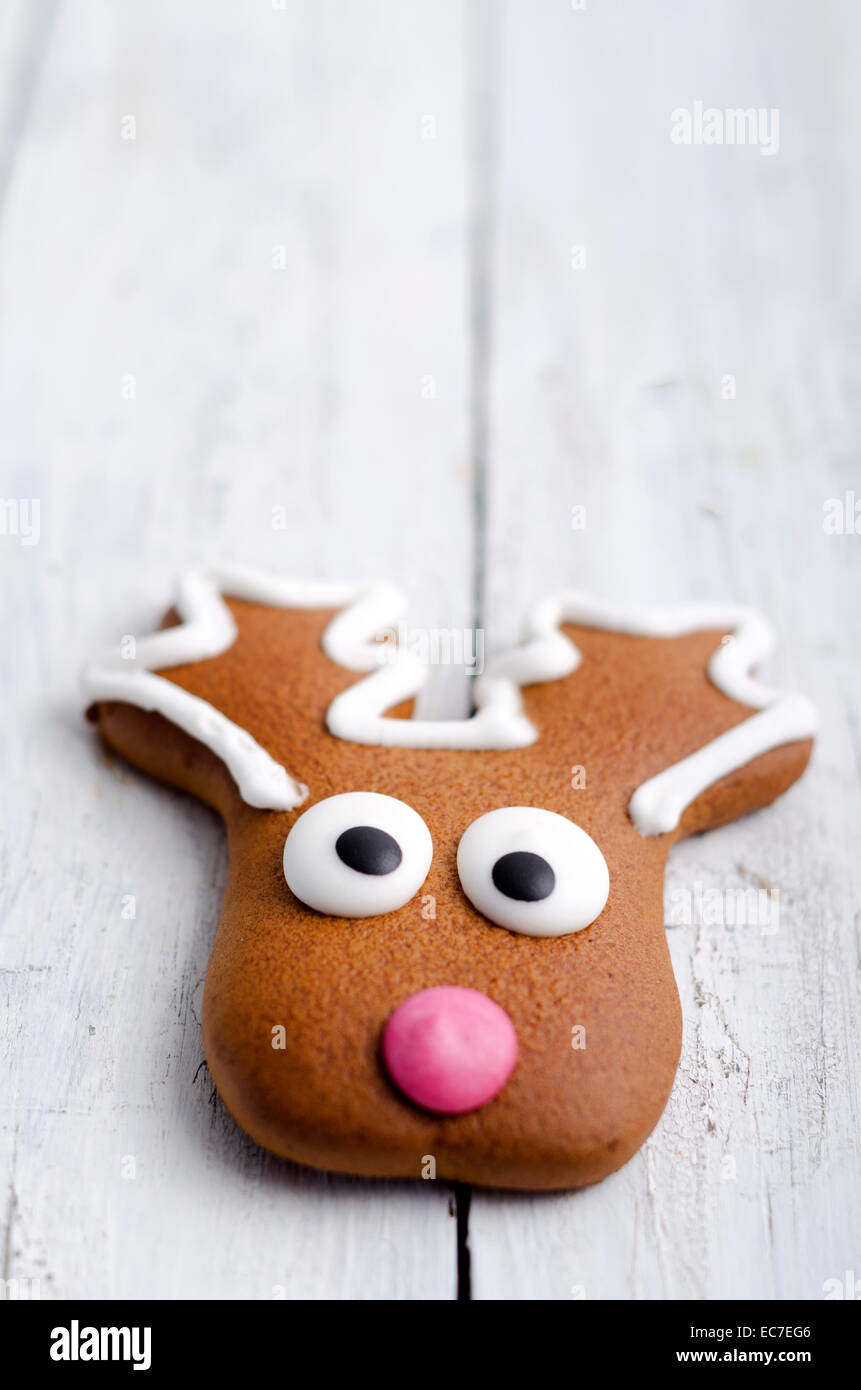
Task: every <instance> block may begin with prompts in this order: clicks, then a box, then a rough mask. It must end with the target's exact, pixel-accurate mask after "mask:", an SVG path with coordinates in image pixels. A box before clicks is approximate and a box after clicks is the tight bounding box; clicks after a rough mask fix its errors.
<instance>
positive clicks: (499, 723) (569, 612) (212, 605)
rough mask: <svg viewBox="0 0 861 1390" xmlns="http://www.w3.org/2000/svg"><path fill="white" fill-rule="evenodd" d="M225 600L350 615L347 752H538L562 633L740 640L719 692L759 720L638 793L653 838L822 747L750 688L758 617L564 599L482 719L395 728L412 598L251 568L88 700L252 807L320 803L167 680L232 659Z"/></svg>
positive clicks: (408, 662)
mask: <svg viewBox="0 0 861 1390" xmlns="http://www.w3.org/2000/svg"><path fill="white" fill-rule="evenodd" d="M224 594H229V595H232V596H233V597H235V598H240V599H245V600H247V601H249V602H252V603H261V604H267V605H272V606H275V607H279V608H288V609H289V608H304V609H337V610H339V611H338V612H336V614H335V616H334V617H333V618H332V619H331V621H330V622H329V624H328V625H327V627H326V629H325V632H324V634H323V639H322V642H323V649H324V651H325V652H326V654H327V655H328V656H329V657H330V659H331V660H332V661H334V662H337V663H338V664H339V665H341V666H343V667H345V668H346V669H348V670H352V671H364V672H368V673H369V674H367V675H366V676H365V677H364V678H363V679H362V680H358V681H355V682H354V683H353V685H351V686H349V687H348V688H347V689H346V690H344V691H343V692H342V693H341V694H339V695H337V696H336V697H335V699H334V700H333V701H332V703H331V704H330V706H329V709H328V712H327V716H326V723H327V727H328V729H329V731H330V733H332V734H334V735H335V736H336V737H338V738H342V739H347V740H349V741H351V742H354V743H364V744H371V745H377V746H386V747H392V748H396V747H399V748H454V749H459V748H462V749H476V750H480V749H494V748H495V749H506V748H523V747H526V746H527V745H528V744H531V743H534V742H535V740H536V739H537V738H538V730H537V729H536V728H535V726H534V725H533V724H532V723H531V722H530V720H529V719H528V718H527V717H526V715H525V713H524V711H523V705H522V701H521V696H520V687H521V686H522V685H531V684H534V683H536V682H540V681H548V680H559V679H561V678H562V677H564V676H567V675H570V674H571V672H572V671H574V670H576V668H577V666H578V665H579V662H580V653H579V651H578V650H577V648H576V647H575V645H574V644H573V642H571V641H570V640H569V639H568V638H567V637H566V636H565V634H564V633H563V632H561V631H560V626H561V624H562V623H566V622H568V623H575V624H582V625H584V626H590V627H601V628H607V629H609V630H611V631H616V632H626V633H631V634H633V635H639V636H650V637H673V636H681V635H684V634H686V633H691V632H696V631H698V630H702V629H706V628H707V629H714V630H716V631H724V632H726V633H728V634H731V640H728V641H724V642H723V643H722V644H721V646H720V647H719V648H718V650H717V651H716V652H715V653H714V655H713V656H712V658H711V661H710V662H709V666H708V674H709V677H710V679H711V680H712V682H713V683H714V685H715V686H717V688H718V689H719V690H722V691H723V692H724V693H725V694H726V695H728V696H730V698H732V699H734V700H738V701H739V702H740V703H742V704H745V705H748V706H750V707H752V708H753V709H755V710H757V711H758V713H757V714H755V715H753V716H752V717H751V718H750V719H748V720H746V721H745V722H744V723H743V724H740V725H738V726H737V727H736V728H734V729H730V730H729V731H728V732H727V733H725V734H722V735H721V736H720V737H719V738H716V739H714V740H713V741H712V742H711V743H709V744H707V745H706V746H705V747H704V748H701V749H699V750H698V751H697V752H696V753H694V754H692V755H691V756H690V757H688V758H684V759H682V761H680V762H678V763H676V764H675V765H674V766H673V767H670V768H667V769H666V770H665V771H663V772H661V773H659V774H658V775H657V776H656V777H653V778H651V779H650V780H649V781H648V782H645V783H644V784H643V785H642V786H641V787H639V788H638V789H637V790H636V792H635V793H634V795H633V797H632V798H631V802H630V805H629V810H630V814H631V818H632V820H633V821H634V824H635V825H636V827H637V829H638V830H639V831H640V832H641V833H642V834H644V835H658V834H663V833H664V832H666V831H669V830H672V829H674V828H675V826H676V825H678V822H679V818H680V816H681V814H682V812H683V811H684V809H685V807H686V806H688V805H689V804H690V803H691V802H692V801H693V800H694V799H695V798H696V797H697V796H698V795H699V794H700V793H701V792H702V791H704V790H705V789H706V787H708V786H711V785H712V783H714V782H717V781H719V780H720V778H722V777H724V776H726V774H727V773H729V772H733V771H735V770H736V769H737V768H739V767H742V766H743V765H744V764H745V763H747V762H750V761H751V760H752V759H753V758H755V757H757V756H759V754H761V753H765V752H767V751H768V750H769V749H771V748H776V747H779V746H780V745H781V744H785V743H790V742H794V741H796V740H798V739H804V738H808V737H809V736H810V735H811V734H812V733H813V732H814V730H815V727H816V716H815V712H814V710H813V707H812V705H811V704H810V702H809V701H808V700H806V699H804V698H803V697H802V696H800V695H787V694H782V693H780V692H778V691H775V690H772V689H771V688H770V687H768V686H765V685H762V684H761V683H760V682H759V681H757V680H755V679H753V678H752V676H751V675H750V674H749V673H750V669H751V667H752V666H754V665H756V663H758V662H759V661H761V660H762V659H763V658H764V657H765V656H767V655H768V653H769V652H770V650H771V646H772V638H771V631H770V629H769V628H768V626H767V625H766V624H765V623H764V622H763V621H762V619H761V618H759V617H758V616H757V615H756V614H755V613H752V612H751V611H750V610H749V609H746V608H742V607H738V606H735V605H724V604H678V605H673V606H671V607H652V608H634V607H622V606H619V605H617V604H612V603H606V602H602V601H600V600H597V599H592V598H589V597H588V596H587V595H585V594H581V593H578V592H571V591H567V592H563V593H561V594H558V595H556V596H554V597H550V598H548V599H545V600H544V601H543V602H542V603H540V604H539V605H538V606H537V607H536V608H535V609H534V610H533V612H532V614H531V616H530V618H529V621H528V624H527V633H526V640H525V642H524V643H523V645H522V646H519V647H516V648H514V649H513V650H511V651H509V652H506V653H504V654H502V655H501V656H499V657H497V658H496V659H495V660H494V661H492V662H491V663H490V664H489V665H488V667H487V669H486V670H485V672H484V674H483V675H482V676H481V677H480V678H479V680H478V681H477V682H476V686H475V701H476V711H475V713H474V714H473V715H472V716H471V717H470V718H469V719H459V720H458V719H454V720H426V719H392V718H389V717H386V713H387V711H388V710H390V709H391V708H392V707H393V706H395V705H397V704H399V703H401V702H402V701H404V700H408V699H412V698H413V697H414V696H415V695H416V694H417V693H418V691H419V690H420V688H421V686H422V685H423V683H424V680H425V677H426V674H427V670H426V667H425V666H424V665H423V663H422V662H421V661H420V660H419V659H418V657H416V656H415V655H414V654H412V653H410V652H408V651H403V652H400V653H395V655H394V657H392V654H391V652H390V651H388V652H385V653H384V652H383V651H382V650H381V647H380V644H379V642H378V641H377V640H375V639H376V638H378V636H379V634H380V633H381V632H384V631H389V630H391V628H392V627H393V626H394V625H395V624H396V622H397V620H398V618H399V617H400V616H401V613H402V612H403V597H402V595H401V593H400V591H399V590H398V589H396V588H394V587H393V586H391V585H389V584H384V583H365V584H343V583H337V582H326V581H313V580H305V581H296V580H291V579H284V578H280V577H278V576H273V575H267V574H261V573H258V572H257V571H255V570H251V569H247V568H244V567H241V566H226V567H219V568H210V569H202V570H192V571H189V572H188V573H186V574H185V575H184V576H183V577H182V579H181V580H180V583H179V586H178V593H177V598H176V608H177V611H178V613H179V615H180V618H181V619H182V621H181V623H180V624H179V625H178V626H176V627H173V628H168V629H166V630H165V631H163V632H157V633H153V634H152V635H151V636H148V637H145V638H143V639H141V640H140V641H139V642H138V643H137V651H136V653H135V656H134V658H133V659H126V658H125V657H124V656H123V654H122V653H121V652H120V651H119V650H114V651H111V652H109V653H108V654H107V655H106V656H105V657H104V658H102V660H100V661H98V662H96V663H95V664H94V665H92V666H90V667H88V668H87V670H86V671H85V672H84V688H85V690H86V693H87V695H88V697H89V698H90V699H91V700H120V701H126V702H128V703H130V704H134V705H138V706H139V707H140V708H142V709H146V710H154V711H157V712H158V713H160V714H162V715H164V716H165V718H167V719H170V720H171V721H172V722H173V723H175V724H176V725H177V726H178V727H179V728H181V729H184V730H185V732H186V733H188V734H190V735H191V736H192V737H193V738H196V739H199V740H200V742H202V743H204V744H205V745H206V746H207V747H208V748H210V749H212V751H213V752H214V753H216V754H217V755H218V756H219V757H220V758H221V759H222V760H223V761H224V763H225V764H226V766H227V767H228V769H229V770H230V772H231V774H232V776H233V777H234V779H235V781H236V783H237V786H238V788H239V791H240V794H241V795H242V797H243V798H244V800H245V801H247V802H248V804H249V805H251V806H259V807H267V808H270V809H272V810H291V809H293V808H294V807H296V806H298V805H301V803H302V802H303V801H304V800H305V798H306V797H307V795H308V791H307V788H306V787H304V786H303V785H302V784H301V783H300V782H297V781H296V780H294V779H293V778H292V777H290V776H289V775H288V773H287V771H286V770H285V769H284V768H283V767H281V766H280V765H279V764H278V763H277V762H276V761H275V760H274V759H273V758H272V757H271V755H270V754H269V753H268V752H267V751H266V750H265V749H263V748H262V747H261V746H260V745H259V744H258V743H256V742H255V740H254V739H252V738H251V736H250V735H249V734H248V733H247V732H246V731H244V730H243V729H240V728H239V727H238V726H237V725H236V724H234V723H232V722H231V721H230V720H229V719H227V718H225V716H224V715H222V714H220V713H219V712H218V711H217V710H214V709H213V708H212V707H211V706H209V705H208V704H206V703H205V702H204V701H203V700H200V699H199V698H198V697H197V696H194V695H191V694H189V693H188V692H186V691H184V690H182V689H181V688H180V687H179V686H178V685H176V684H174V683H173V682H172V681H170V680H167V679H165V678H164V677H162V676H159V675H156V674H154V673H155V672H156V671H158V670H167V669H170V667H172V666H178V665H185V664H187V663H192V662H195V661H204V660H207V659H208V658H211V657H215V656H218V655H220V654H221V653H222V652H224V651H226V650H227V649H228V647H230V646H231V645H232V643H233V642H234V641H235V639H236V626H235V624H234V621H233V618H232V616H231V614H230V610H229V609H228V607H227V605H226V604H225V603H224V600H223V595H224ZM384 658H385V659H384Z"/></svg>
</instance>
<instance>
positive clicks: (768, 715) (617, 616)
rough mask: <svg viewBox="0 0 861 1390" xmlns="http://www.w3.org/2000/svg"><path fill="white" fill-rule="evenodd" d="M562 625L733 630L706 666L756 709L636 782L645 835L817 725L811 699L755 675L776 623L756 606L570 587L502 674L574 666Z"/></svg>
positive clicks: (543, 675) (559, 672) (535, 618)
mask: <svg viewBox="0 0 861 1390" xmlns="http://www.w3.org/2000/svg"><path fill="white" fill-rule="evenodd" d="M562 623H574V624H578V625H580V626H583V627H595V628H603V629H605V630H606V631H609V632H624V633H628V634H630V635H631V636H635V637H683V636H685V635H687V634H689V633H692V632H702V631H709V630H712V631H715V632H724V633H726V634H727V635H726V636H725V637H724V638H723V640H722V641H721V645H720V646H719V647H718V648H717V650H716V651H715V652H714V654H713V656H712V657H711V660H710V661H709V664H708V675H709V679H710V680H711V682H712V684H713V685H715V686H716V687H717V689H718V690H721V691H723V693H724V694H725V695H727V696H729V698H730V699H732V700H737V701H738V702H739V703H740V704H743V705H749V706H750V707H751V708H753V709H755V710H757V711H758V713H756V714H754V715H752V716H751V717H750V719H746V720H745V721H744V722H743V723H741V724H738V725H736V726H735V728H732V729H729V730H727V732H726V733H724V734H720V735H719V736H718V738H716V739H713V740H712V741H711V742H710V743H707V744H706V745H705V746H704V747H703V748H700V749H698V750H697V752H695V753H692V754H691V755H690V756H689V757H687V758H682V759H681V761H680V762H677V763H674V764H673V765H672V767H668V768H666V769H665V770H664V771H663V772H660V773H658V775H657V776H655V777H651V778H650V779H649V780H648V781H647V782H643V784H642V785H641V786H639V787H638V788H637V790H636V791H635V792H634V794H633V796H632V797H631V800H630V802H629V804H628V812H629V814H630V817H631V819H632V821H633V822H634V825H635V826H636V828H637V829H638V830H639V832H640V834H641V835H662V834H665V833H666V832H667V831H670V830H674V829H675V828H676V826H677V825H678V823H679V820H680V819H681V816H682V813H683V812H684V810H685V809H686V807H688V806H690V805H691V803H692V802H693V801H695V800H696V798H697V797H698V796H699V795H700V794H701V793H702V792H704V791H705V790H706V788H707V787H710V786H712V785H713V784H714V783H715V782H719V781H720V779H721V778H722V777H726V776H727V774H728V773H730V772H735V771H737V770H738V768H741V767H744V765H745V764H746V763H749V762H752V761H753V759H754V758H757V757H759V756H760V755H761V754H762V753H767V752H769V751H770V750H771V749H772V748H779V747H781V746H782V745H783V744H786V743H794V742H796V741H797V740H799V739H806V738H809V737H810V736H811V735H812V734H813V733H814V732H815V730H816V711H815V710H814V708H813V706H812V704H811V703H810V701H809V700H807V699H805V698H804V696H802V695H795V694H786V693H784V692H782V691H778V690H773V689H772V688H771V687H770V686H767V685H763V684H762V683H761V682H760V681H758V680H756V679H755V678H754V677H753V676H752V675H751V670H752V669H753V668H755V667H756V666H757V665H759V663H760V662H761V661H763V660H764V659H765V658H766V657H767V656H768V655H769V654H770V652H771V650H772V647H773V645H774V638H773V634H772V631H771V628H770V627H769V626H768V624H767V623H766V622H764V621H763V619H762V618H761V617H760V616H759V615H758V614H757V613H754V612H753V611H752V609H749V608H744V607H742V606H740V605H737V604H722V603H682V604H673V605H667V606H660V607H649V608H635V607H627V606H621V605H619V604H614V603H608V602H604V601H602V600H600V599H594V598H590V597H589V596H588V595H586V594H581V593H577V592H572V591H566V592H563V593H560V594H558V595H555V596H552V597H550V598H547V599H545V600H544V601H543V602H542V603H540V604H539V605H538V606H537V607H536V608H535V609H533V611H532V613H531V615H530V618H529V621H528V624H527V638H526V641H525V643H524V645H523V646H522V647H520V648H516V649H515V650H514V651H513V652H511V653H509V654H508V655H507V656H505V657H503V658H501V660H500V662H499V668H501V670H502V672H503V674H504V675H506V676H508V677H509V678H511V679H513V680H516V681H517V682H518V683H520V684H524V685H525V684H528V683H529V682H530V681H535V680H556V679H559V678H560V677H561V676H565V675H568V674H569V673H570V672H571V671H573V670H575V669H576V667H577V666H578V665H579V663H580V652H579V651H578V650H577V648H576V647H575V646H574V644H573V643H572V642H570V641H569V640H568V638H567V637H566V636H565V635H564V633H562V632H560V630H559V629H560V625H561V624H562ZM487 674H490V668H488V673H487ZM497 674H498V673H497Z"/></svg>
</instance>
